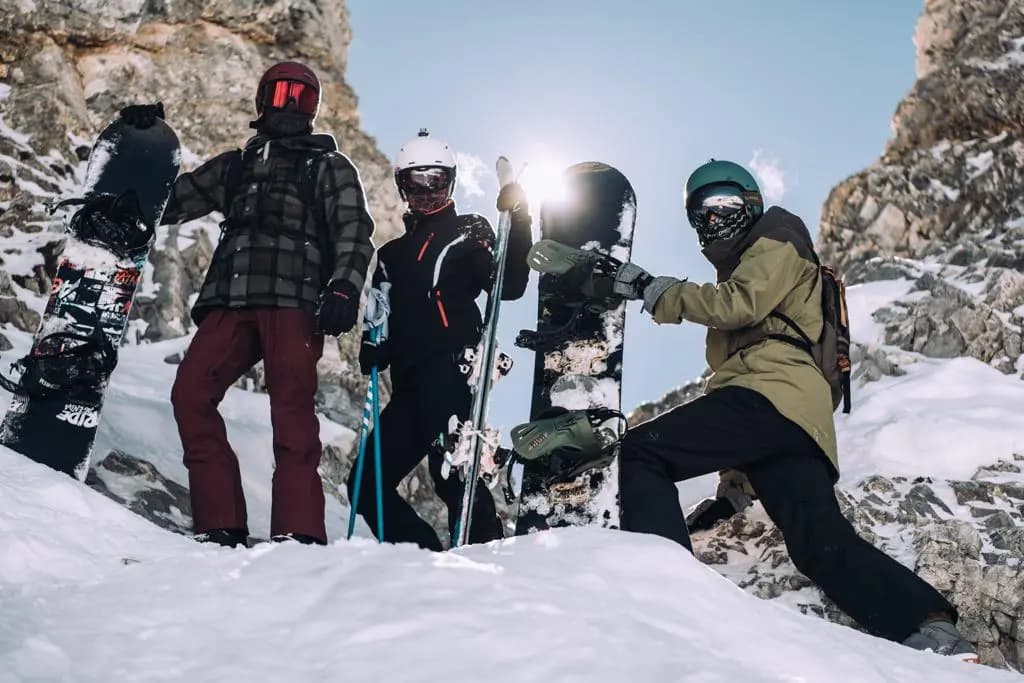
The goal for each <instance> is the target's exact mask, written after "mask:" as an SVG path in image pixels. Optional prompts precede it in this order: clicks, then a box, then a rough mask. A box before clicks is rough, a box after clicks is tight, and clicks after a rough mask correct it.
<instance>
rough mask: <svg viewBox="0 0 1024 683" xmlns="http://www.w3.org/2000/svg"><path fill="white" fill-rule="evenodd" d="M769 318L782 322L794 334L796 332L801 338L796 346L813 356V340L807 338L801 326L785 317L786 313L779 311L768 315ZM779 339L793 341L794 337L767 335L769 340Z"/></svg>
mask: <svg viewBox="0 0 1024 683" xmlns="http://www.w3.org/2000/svg"><path fill="white" fill-rule="evenodd" d="M768 317H769V318H775V319H776V320H781V321H782V322H783V323H784V324H785V325H786V327H788V328H789V329H791V330H793V331H794V332H796V333H797V335H799V337H800V339H799V341H800V343H799V344H795V346H799V347H800V348H802V349H804V350H805V351H807V353H810V354H811V355H813V352H812V351H811V349H813V348H814V342H813V341H811V338H810V337H808V336H807V333H806V332H804V331H803V330H802V329H801V328H800V326H799V325H797V324H796V321H795V320H793V319H792V318H790V317H789V316H788V315H785V314H784V313H780V312H779V311H772V312H771V313H769V314H768ZM777 337H785V338H786V339H789V340H791V341H792V337H786V335H783V334H769V335H767V338H768V339H775V338H777Z"/></svg>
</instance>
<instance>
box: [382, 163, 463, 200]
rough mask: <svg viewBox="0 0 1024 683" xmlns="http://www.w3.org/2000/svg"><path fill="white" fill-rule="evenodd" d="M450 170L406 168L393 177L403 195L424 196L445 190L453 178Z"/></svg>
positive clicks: (438, 167) (440, 168)
mask: <svg viewBox="0 0 1024 683" xmlns="http://www.w3.org/2000/svg"><path fill="white" fill-rule="evenodd" d="M453 175H454V174H453V173H452V170H451V169H449V168H445V167H443V166H430V167H427V168H407V169H404V170H402V171H399V172H398V174H397V175H396V176H395V178H396V181H397V184H398V189H399V190H401V192H402V193H403V194H405V195H410V194H424V193H429V192H439V191H441V190H447V189H448V188H449V187H450V186H451V184H452V180H453V179H454V178H453Z"/></svg>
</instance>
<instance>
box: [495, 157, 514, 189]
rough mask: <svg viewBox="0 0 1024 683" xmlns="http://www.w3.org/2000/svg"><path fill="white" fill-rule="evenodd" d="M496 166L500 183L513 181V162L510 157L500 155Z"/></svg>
mask: <svg viewBox="0 0 1024 683" xmlns="http://www.w3.org/2000/svg"><path fill="white" fill-rule="evenodd" d="M494 167H495V169H496V170H497V172H498V184H499V185H502V186H505V185H508V184H509V183H511V182H512V162H511V161H509V160H508V157H504V156H501V157H498V161H497V162H495V164H494Z"/></svg>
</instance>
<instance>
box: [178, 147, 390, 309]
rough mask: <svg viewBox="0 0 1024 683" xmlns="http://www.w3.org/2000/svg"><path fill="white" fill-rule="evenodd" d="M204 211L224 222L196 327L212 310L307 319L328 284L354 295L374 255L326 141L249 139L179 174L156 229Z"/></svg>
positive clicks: (368, 231) (358, 202) (341, 162)
mask: <svg viewBox="0 0 1024 683" xmlns="http://www.w3.org/2000/svg"><path fill="white" fill-rule="evenodd" d="M228 195H230V196H228ZM212 211H220V212H221V213H222V214H224V216H226V220H225V221H224V223H223V224H222V233H221V239H220V242H219V244H218V245H217V248H216V250H215V251H214V254H213V259H212V261H211V263H210V269H209V271H207V274H206V280H205V281H204V283H203V286H202V288H201V290H200V292H199V298H198V299H197V300H196V303H195V306H193V308H192V318H193V320H195V321H196V322H197V323H198V322H199V321H200V320H201V319H202V317H203V315H204V314H205V312H206V311H208V310H210V309H212V308H224V307H227V308H244V307H249V306H275V307H287V308H301V309H304V310H307V311H309V312H311V313H313V312H315V309H316V305H317V298H318V297H319V295H320V292H321V291H322V290H323V289H324V287H325V286H326V285H327V283H328V282H329V281H331V280H345V281H348V282H350V283H351V284H352V286H353V287H355V289H356V291H360V290H361V289H362V287H363V282H364V279H365V277H366V271H367V268H368V267H369V264H370V259H371V257H372V256H373V243H372V242H371V241H370V237H371V236H372V235H373V219H372V218H370V214H369V213H368V211H367V209H366V197H365V195H364V193H363V187H362V184H361V182H360V180H359V172H358V171H357V170H356V168H355V166H353V165H352V162H351V161H349V159H348V158H347V157H345V155H343V154H341V153H339V152H338V151H337V146H336V145H335V142H334V138H333V137H331V136H330V135H300V136H295V137H287V138H275V139H273V140H270V139H267V138H262V137H255V138H253V139H252V140H250V141H249V142H248V144H247V145H246V147H245V149H244V150H242V151H239V150H233V151H230V152H226V153H224V154H220V155H218V156H216V157H214V158H213V159H211V160H210V161H208V162H206V163H205V164H203V165H202V166H200V167H199V168H197V169H196V170H195V171H192V172H191V173H183V174H182V175H181V176H179V177H178V179H177V180H176V181H175V184H174V190H173V192H172V194H171V198H170V201H169V202H168V204H167V208H166V210H165V211H164V215H163V220H162V222H163V223H181V222H184V221H189V220H193V219H195V218H198V217H200V216H204V215H206V214H208V213H210V212H212ZM318 218H319V220H318Z"/></svg>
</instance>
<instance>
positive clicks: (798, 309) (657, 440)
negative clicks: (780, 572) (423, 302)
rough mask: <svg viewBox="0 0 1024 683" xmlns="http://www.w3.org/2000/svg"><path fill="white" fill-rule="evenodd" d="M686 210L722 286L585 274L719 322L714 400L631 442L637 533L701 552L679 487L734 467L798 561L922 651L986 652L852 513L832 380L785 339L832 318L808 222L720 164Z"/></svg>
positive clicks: (697, 180)
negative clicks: (843, 481) (844, 495)
mask: <svg viewBox="0 0 1024 683" xmlns="http://www.w3.org/2000/svg"><path fill="white" fill-rule="evenodd" d="M686 211H687V216H688V218H689V221H690V223H691V224H692V225H693V227H694V228H695V229H696V232H697V236H698V239H699V241H700V244H701V246H702V247H703V253H704V255H705V257H707V259H708V260H709V261H710V262H711V263H712V264H713V265H714V266H715V269H716V271H717V276H718V277H717V282H714V283H705V284H698V283H695V282H688V281H686V280H679V279H676V278H673V277H652V276H651V275H650V274H648V273H647V272H646V271H644V270H643V269H642V268H640V267H639V266H636V265H634V264H632V263H625V264H618V263H616V265H615V267H612V268H608V267H604V268H593V269H591V270H590V271H589V272H588V273H587V274H585V275H584V279H583V280H582V281H581V282H582V284H581V285H580V286H581V287H582V288H584V290H588V289H589V290H592V291H614V292H615V293H616V294H618V295H620V296H623V297H624V298H627V299H640V300H642V301H643V309H644V310H645V311H646V312H648V313H650V314H651V315H652V316H653V318H654V320H655V321H656V322H658V323H674V324H678V323H681V322H683V321H684V320H686V321H690V322H693V323H696V324H698V325H704V326H706V327H707V328H708V332H707V349H706V357H707V362H708V364H709V366H710V367H711V370H712V372H713V374H712V375H711V377H710V378H709V379H708V381H707V385H706V387H705V392H704V395H703V396H702V397H701V398H698V399H697V400H695V401H692V402H690V403H687V404H684V405H682V406H679V407H677V408H675V409H673V410H671V411H669V412H667V413H665V414H663V415H660V416H658V417H656V418H653V419H651V420H649V421H647V422H645V423H643V424H640V425H638V426H637V427H634V428H632V429H630V430H628V431H627V433H626V434H625V436H624V437H623V439H622V443H621V451H620V456H619V463H620V477H621V480H620V485H621V504H622V527H623V529H625V530H628V531H635V532H643V533H650V534H657V535H659V536H663V537H665V538H668V539H671V540H673V541H675V542H677V543H679V544H680V545H683V546H685V547H686V548H687V549H690V547H691V546H690V539H689V535H688V532H687V527H686V522H685V520H684V517H683V511H682V509H681V507H680V504H679V495H678V492H677V490H676V486H675V484H676V482H679V481H683V480H685V479H690V478H692V477H697V476H700V475H704V474H708V473H712V472H718V471H723V470H725V471H727V473H726V476H725V477H724V482H723V484H724V486H725V487H727V488H728V487H729V486H735V485H736V484H734V483H733V482H736V481H737V479H738V476H737V474H739V475H744V476H745V479H746V480H747V482H749V487H751V488H752V490H753V492H754V493H755V494H756V496H757V497H758V498H759V499H760V501H761V502H762V504H763V505H764V509H765V511H766V512H767V513H768V516H769V517H771V519H772V521H774V522H775V524H776V525H777V526H778V528H779V530H780V531H781V532H782V535H783V537H784V538H785V541H786V548H787V549H788V551H789V555H790V558H791V559H792V560H793V563H794V564H795V565H796V567H797V569H799V570H800V571H801V572H802V573H803V574H804V575H806V576H807V577H808V578H809V579H811V580H812V581H813V582H814V583H815V584H817V585H818V587H819V588H821V589H822V591H824V593H825V594H826V595H827V596H828V597H829V598H831V599H832V600H833V601H834V602H835V603H836V604H837V605H838V606H839V607H840V608H841V609H842V610H843V611H845V612H846V613H847V614H848V615H849V616H850V617H852V618H853V619H854V620H855V621H857V623H859V624H860V625H861V626H863V627H864V628H865V629H866V630H868V631H869V632H871V633H873V634H875V635H878V636H882V637H885V638H888V639H890V640H895V641H902V642H904V643H905V644H907V645H909V646H911V647H915V648H918V649H931V650H933V651H936V652H940V653H942V654H949V655H954V656H957V657H958V658H961V659H965V660H977V654H976V650H975V649H974V648H973V646H971V645H970V644H969V643H967V642H966V641H965V640H963V638H961V636H960V634H959V633H958V632H957V629H956V627H955V626H954V624H955V622H956V619H957V612H956V609H955V608H954V607H953V606H952V605H951V604H950V603H949V602H948V601H947V600H946V599H945V598H943V597H942V596H941V595H940V594H939V593H938V592H937V591H936V590H935V589H934V588H932V587H931V586H930V585H928V584H927V583H926V582H925V581H924V580H923V579H921V578H920V577H918V576H917V575H915V574H914V573H913V572H911V571H910V570H909V569H907V568H906V567H904V566H903V565H902V564H900V563H899V562H897V561H895V560H893V559H892V558H890V557H888V556H887V555H885V554H884V553H883V552H882V551H880V550H878V549H877V548H875V547H874V546H872V545H871V544H870V543H868V542H867V541H865V540H863V539H862V538H860V537H859V536H858V535H857V532H856V531H855V530H854V528H853V526H852V525H851V524H850V522H849V521H848V520H847V519H846V518H845V517H844V516H843V514H842V512H841V511H840V509H839V504H838V502H837V501H836V497H835V493H834V491H833V486H834V484H835V482H836V480H837V479H838V474H839V465H838V457H837V448H836V430H835V424H834V421H833V417H832V412H833V400H832V394H831V389H830V387H829V384H828V382H827V381H826V379H825V377H824V375H823V373H822V371H821V370H820V369H819V368H818V366H817V365H816V363H815V361H814V359H813V358H812V356H811V354H810V353H808V351H807V349H806V348H805V347H802V346H801V344H800V343H791V342H789V341H787V339H791V338H793V337H796V336H798V334H799V333H798V332H797V331H796V330H793V329H790V327H791V325H796V326H798V327H799V328H801V330H802V332H803V333H804V334H805V335H806V337H808V338H810V339H812V340H813V339H818V338H819V336H820V335H821V331H822V325H823V316H822V294H821V293H822V278H821V274H820V267H819V264H818V259H817V256H816V255H815V252H814V245H813V243H812V241H811V236H810V234H809V233H808V231H807V228H806V227H805V226H804V223H803V221H801V220H800V219H799V218H798V217H797V216H795V215H793V214H791V213H789V212H787V211H786V210H784V209H782V208H779V207H772V208H770V209H768V210H767V211H764V210H763V201H762V198H761V193H760V190H759V188H758V186H757V182H756V181H755V180H754V178H753V176H752V175H751V174H750V173H749V172H748V171H747V170H746V169H744V168H743V167H742V166H739V165H738V164H734V163H731V162H725V161H714V160H712V161H711V162H709V163H708V164H705V165H703V166H701V167H700V168H698V169H697V170H696V171H694V173H693V174H692V175H691V176H690V179H689V181H688V182H687V185H686ZM538 249H539V250H548V253H546V257H547V259H548V260H551V259H558V258H559V256H560V254H561V252H560V250H564V249H563V248H562V247H559V245H551V246H550V247H548V245H546V244H545V243H544V242H541V243H538V245H537V247H535V250H538ZM569 256H572V255H571V254H567V255H566V257H569ZM531 263H534V261H533V259H532V255H531ZM548 267H549V268H550V266H548ZM773 313H774V314H775V315H773ZM778 314H781V315H778ZM730 470H731V471H732V472H728V471H730ZM740 486H745V484H740Z"/></svg>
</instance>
